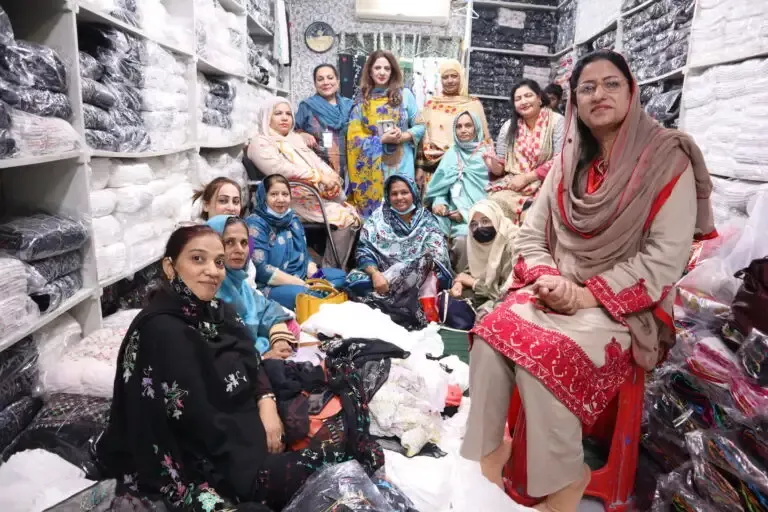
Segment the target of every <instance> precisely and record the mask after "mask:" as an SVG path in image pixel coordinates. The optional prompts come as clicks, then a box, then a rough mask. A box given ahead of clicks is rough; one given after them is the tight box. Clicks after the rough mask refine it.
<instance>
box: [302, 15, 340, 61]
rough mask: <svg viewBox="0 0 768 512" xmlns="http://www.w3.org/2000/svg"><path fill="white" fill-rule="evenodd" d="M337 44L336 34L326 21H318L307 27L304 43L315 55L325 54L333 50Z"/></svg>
mask: <svg viewBox="0 0 768 512" xmlns="http://www.w3.org/2000/svg"><path fill="white" fill-rule="evenodd" d="M335 42H336V33H335V32H334V31H333V29H332V28H331V26H330V25H329V24H327V23H326V22H324V21H316V22H314V23H312V24H311V25H310V26H309V27H307V30H306V32H304V43H305V44H306V45H307V48H309V49H310V50H312V51H313V52H315V53H325V52H327V51H328V50H330V49H331V48H333V43H335Z"/></svg>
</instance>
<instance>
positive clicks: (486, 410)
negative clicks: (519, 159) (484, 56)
mask: <svg viewBox="0 0 768 512" xmlns="http://www.w3.org/2000/svg"><path fill="white" fill-rule="evenodd" d="M571 91H572V93H571V94H572V97H571V102H570V104H569V112H568V115H567V119H568V123H567V127H566V143H565V146H564V149H563V153H562V155H561V157H559V158H557V159H556V165H555V166H554V167H553V169H552V171H551V172H550V173H549V175H548V176H547V178H546V180H545V181H544V183H543V185H542V189H541V191H540V193H539V197H538V199H537V200H536V201H535V202H534V204H533V206H532V208H531V210H530V211H529V213H528V216H527V219H526V221H525V224H524V225H523V228H522V229H521V230H520V233H519V235H518V237H517V240H516V251H517V255H516V258H515V259H516V263H515V267H514V272H513V279H512V283H511V286H510V293H509V294H508V295H507V297H506V298H505V299H504V301H503V302H502V303H500V304H499V306H498V307H497V308H496V309H495V310H494V311H493V312H491V313H490V314H489V315H488V316H486V317H485V318H484V319H483V320H482V321H481V322H479V323H478V325H477V326H475V328H474V330H473V334H474V335H475V336H474V344H473V347H472V351H471V353H470V360H471V362H470V392H471V394H472V408H471V410H470V415H469V421H468V425H467V433H466V436H465V439H464V445H463V447H462V454H463V455H464V456H465V457H467V458H470V459H474V460H480V462H481V466H482V469H483V473H484V474H485V475H486V477H487V478H489V479H490V480H492V481H494V482H495V483H497V484H499V485H500V484H501V470H502V466H503V464H504V463H505V462H506V460H507V459H508V458H509V454H510V449H511V448H510V446H509V444H508V443H504V442H502V439H503V431H504V424H505V419H506V413H507V410H508V407H509V400H510V396H511V393H512V388H513V386H514V385H517V386H518V387H519V390H520V395H521V398H522V401H523V407H524V408H525V415H526V422H527V425H528V428H527V448H528V457H527V468H528V485H527V493H528V494H529V495H531V496H534V497H542V498H545V500H544V501H543V502H542V503H541V504H540V505H538V506H537V508H539V509H540V510H554V511H557V512H571V511H574V512H575V510H576V508H577V506H578V503H579V501H580V500H581V497H582V495H583V493H584V489H585V488H586V486H587V485H588V483H589V478H590V473H589V469H588V468H587V467H586V466H585V465H584V453H583V451H582V444H581V441H582V439H581V438H582V424H585V425H590V424H592V423H594V421H595V420H596V419H597V417H598V416H599V415H600V413H601V412H602V411H603V410H604V409H605V407H606V406H607V405H608V404H609V402H610V401H611V400H612V399H613V398H614V397H615V395H616V393H617V391H618V388H619V387H620V386H621V384H622V383H623V382H624V380H625V379H626V377H627V376H628V375H629V373H630V371H631V369H632V364H633V363H632V360H633V359H634V362H635V363H637V364H638V365H640V366H641V367H643V368H645V369H646V370H650V369H652V368H653V367H654V366H655V365H656V364H657V363H658V362H659V360H660V359H661V357H662V356H663V353H664V350H663V349H662V348H660V342H662V343H671V342H672V341H673V340H674V338H673V330H672V317H671V304H672V301H673V297H674V293H670V292H671V291H672V290H673V288H674V285H675V282H676V281H677V280H678V278H679V277H680V275H681V273H682V271H683V268H684V266H685V262H686V259H687V257H688V252H689V249H690V244H691V241H692V238H693V235H694V228H696V232H698V234H699V235H704V236H716V233H715V231H714V226H713V224H712V209H711V205H710V203H709V193H710V191H711V181H710V178H709V174H708V172H707V169H706V167H705V166H704V162H703V158H702V155H701V151H700V150H699V149H698V147H697V146H696V145H695V144H694V143H693V142H692V140H691V139H690V138H689V137H688V136H686V135H684V134H682V133H680V132H678V131H675V130H667V129H664V128H662V127H661V126H660V125H658V124H657V123H656V122H655V121H653V120H652V119H651V118H650V117H649V116H648V115H647V114H645V112H643V110H642V107H641V106H640V101H639V97H638V93H639V91H638V87H637V85H636V83H635V81H634V79H633V77H632V75H631V73H630V71H629V67H628V66H627V64H626V62H625V61H624V59H623V58H622V57H621V56H620V55H619V54H617V53H613V52H607V51H602V52H595V53H592V54H590V55H587V56H586V57H584V58H583V59H582V60H581V61H580V62H579V63H578V64H577V65H576V67H575V69H574V72H573V75H572V78H571ZM574 107H575V108H574ZM577 112H578V114H577ZM697 198H698V199H697Z"/></svg>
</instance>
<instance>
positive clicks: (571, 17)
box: [555, 0, 578, 53]
mask: <svg viewBox="0 0 768 512" xmlns="http://www.w3.org/2000/svg"><path fill="white" fill-rule="evenodd" d="M577 5H578V0H569V1H567V2H563V4H562V5H560V6H559V7H558V8H557V30H556V34H557V39H556V40H555V53H557V52H560V51H562V50H565V49H566V48H569V47H571V46H573V38H574V35H575V34H576V6H577Z"/></svg>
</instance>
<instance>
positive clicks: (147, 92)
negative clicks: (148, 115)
mask: <svg viewBox="0 0 768 512" xmlns="http://www.w3.org/2000/svg"><path fill="white" fill-rule="evenodd" d="M187 107H188V100H187V96H186V95H185V94H181V93H174V92H166V91H163V90H160V89H146V88H145V89H142V91H141V109H142V110H144V111H149V112H152V111H168V110H170V111H185V110H186V109H187Z"/></svg>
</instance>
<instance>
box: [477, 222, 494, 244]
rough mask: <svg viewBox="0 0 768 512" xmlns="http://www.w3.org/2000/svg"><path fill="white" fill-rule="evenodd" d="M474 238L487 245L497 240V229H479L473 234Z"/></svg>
mask: <svg viewBox="0 0 768 512" xmlns="http://www.w3.org/2000/svg"><path fill="white" fill-rule="evenodd" d="M472 238H474V239H475V240H477V241H478V242H480V243H481V244H487V243H488V242H490V241H491V240H493V239H494V238H496V228H495V227H493V226H488V227H482V228H477V229H476V230H474V231H473V232H472Z"/></svg>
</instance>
